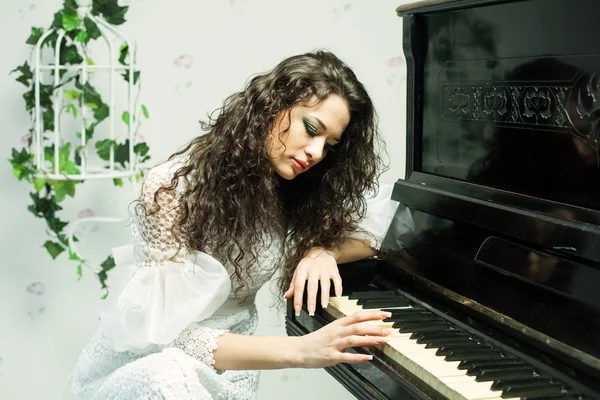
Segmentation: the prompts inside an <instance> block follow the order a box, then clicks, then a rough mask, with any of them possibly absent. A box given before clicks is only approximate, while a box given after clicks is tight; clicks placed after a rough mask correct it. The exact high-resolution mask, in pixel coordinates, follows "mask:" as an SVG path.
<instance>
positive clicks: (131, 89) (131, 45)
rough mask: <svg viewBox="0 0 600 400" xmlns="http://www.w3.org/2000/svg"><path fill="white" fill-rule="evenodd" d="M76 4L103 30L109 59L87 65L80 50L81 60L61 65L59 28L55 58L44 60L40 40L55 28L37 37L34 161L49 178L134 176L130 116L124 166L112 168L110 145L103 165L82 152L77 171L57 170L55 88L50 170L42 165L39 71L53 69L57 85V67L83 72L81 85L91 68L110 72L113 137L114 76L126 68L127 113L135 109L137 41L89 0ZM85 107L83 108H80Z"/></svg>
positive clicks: (57, 99)
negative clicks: (122, 50)
mask: <svg viewBox="0 0 600 400" xmlns="http://www.w3.org/2000/svg"><path fill="white" fill-rule="evenodd" d="M76 2H77V4H78V5H79V8H78V10H77V12H78V14H79V16H80V19H81V20H83V18H84V17H87V18H89V19H90V20H92V21H94V22H95V23H96V25H97V26H98V28H99V30H100V32H101V33H102V39H103V41H104V42H105V43H106V45H107V46H108V52H109V55H110V62H109V64H107V65H88V54H87V53H86V52H85V51H82V52H81V53H82V54H83V55H84V61H83V62H82V63H81V64H79V65H61V64H60V62H59V61H60V48H61V44H62V41H63V40H67V37H66V36H65V34H66V32H65V31H64V30H62V29H60V30H58V32H57V33H58V39H57V40H56V48H55V57H54V60H53V61H54V62H53V63H52V64H44V63H43V62H42V44H43V42H44V40H45V39H46V38H47V37H48V36H50V35H51V34H52V33H53V32H54V31H55V29H49V30H47V31H46V32H45V33H44V34H43V35H42V37H41V38H40V39H39V40H38V43H37V45H36V46H35V49H34V55H33V58H34V59H33V73H34V85H35V109H34V119H35V125H34V135H33V143H34V154H35V162H36V166H37V169H38V172H39V173H40V174H43V175H44V176H45V177H46V178H48V179H55V180H61V179H71V180H87V179H114V178H125V177H132V176H135V175H136V174H137V173H138V172H139V171H138V168H137V166H136V159H135V154H134V146H135V135H134V133H135V131H136V130H135V123H136V121H139V120H140V119H139V118H135V117H133V118H132V119H130V123H129V124H127V137H128V139H129V146H128V147H129V149H128V150H129V165H128V166H127V167H126V168H124V169H120V170H117V169H116V168H115V156H114V152H115V149H114V148H113V147H111V148H110V158H109V165H108V168H106V167H105V166H104V165H89V163H88V157H87V154H84V155H83V156H82V157H81V165H80V170H81V173H80V174H76V175H69V174H65V173H64V172H60V171H59V148H60V143H61V137H62V135H63V133H64V132H63V131H61V121H60V107H61V105H62V102H63V97H62V96H63V92H62V91H60V90H56V91H55V92H54V93H53V99H54V102H53V104H54V135H53V140H54V143H55V146H54V152H55V156H54V165H53V168H51V169H50V170H48V169H46V168H45V167H44V149H43V143H44V139H43V133H44V129H43V120H42V116H41V106H40V84H41V80H42V71H50V70H52V71H54V87H58V86H59V85H60V84H61V82H60V79H61V78H60V74H59V72H60V71H80V72H81V76H82V82H81V84H82V85H85V83H86V82H87V80H88V79H89V74H90V72H94V73H108V74H109V76H110V78H109V79H110V87H109V89H108V90H109V101H108V105H109V117H108V118H109V134H108V138H110V139H112V140H115V131H116V130H115V122H116V113H115V85H116V80H117V74H118V73H120V72H125V73H127V74H129V80H128V82H126V83H127V85H128V90H127V108H128V115H130V116H135V113H134V98H135V95H136V93H137V92H139V84H136V83H135V82H134V81H135V79H134V74H135V73H136V72H139V69H138V68H137V66H136V56H135V55H136V46H137V45H136V43H135V42H134V41H133V40H132V39H131V38H129V37H128V36H127V35H126V34H125V33H123V32H121V31H120V30H118V29H116V28H115V27H114V26H112V25H110V24H109V23H108V22H106V21H105V20H104V19H103V18H102V17H96V16H94V15H92V13H91V3H92V0H76ZM116 40H120V41H121V42H123V43H126V44H127V46H128V49H129V53H130V55H131V57H130V62H129V65H119V63H118V58H119V46H118V45H116V44H115V41H116ZM73 44H74V45H76V46H82V44H81V43H78V42H75V41H74V43H73ZM82 111H84V110H82ZM84 118H85V115H84V113H82V114H81V115H80V119H81V121H82V126H83V129H84V131H85V125H84V122H83V120H84ZM81 146H82V147H83V149H84V151H86V152H87V146H86V135H85V134H82V135H81Z"/></svg>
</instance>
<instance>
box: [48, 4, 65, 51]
mask: <svg viewBox="0 0 600 400" xmlns="http://www.w3.org/2000/svg"><path fill="white" fill-rule="evenodd" d="M62 17H63V15H62V11H57V12H55V13H54V18H53V20H52V24H51V25H50V28H55V29H60V28H62ZM52 47H54V46H52Z"/></svg>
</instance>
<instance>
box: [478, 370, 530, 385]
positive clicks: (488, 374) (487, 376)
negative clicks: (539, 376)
mask: <svg viewBox="0 0 600 400" xmlns="http://www.w3.org/2000/svg"><path fill="white" fill-rule="evenodd" d="M534 372H535V371H534V370H533V368H530V367H525V368H502V369H488V370H484V371H481V372H479V374H477V376H476V377H475V380H476V381H477V382H489V381H497V380H501V379H526V378H533V377H534V376H535V375H534Z"/></svg>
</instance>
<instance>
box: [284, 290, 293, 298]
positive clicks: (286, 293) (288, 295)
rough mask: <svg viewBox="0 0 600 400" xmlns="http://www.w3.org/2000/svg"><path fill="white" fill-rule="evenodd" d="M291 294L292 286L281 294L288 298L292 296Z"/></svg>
mask: <svg viewBox="0 0 600 400" xmlns="http://www.w3.org/2000/svg"><path fill="white" fill-rule="evenodd" d="M293 294H294V288H293V287H291V288H289V289H288V290H287V291H286V292H285V293H284V294H283V298H284V299H289V298H290V297H292V295H293Z"/></svg>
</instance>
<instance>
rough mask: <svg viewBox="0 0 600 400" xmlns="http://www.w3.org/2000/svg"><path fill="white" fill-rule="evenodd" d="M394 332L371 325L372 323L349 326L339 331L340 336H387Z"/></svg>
mask: <svg viewBox="0 0 600 400" xmlns="http://www.w3.org/2000/svg"><path fill="white" fill-rule="evenodd" d="M393 332H394V329H388V328H386V327H384V326H380V325H373V324H372V323H368V322H363V323H359V324H352V325H349V326H347V327H345V328H343V329H342V330H341V335H342V336H352V335H360V336H387V335H389V334H391V333H393Z"/></svg>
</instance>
